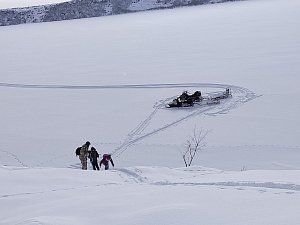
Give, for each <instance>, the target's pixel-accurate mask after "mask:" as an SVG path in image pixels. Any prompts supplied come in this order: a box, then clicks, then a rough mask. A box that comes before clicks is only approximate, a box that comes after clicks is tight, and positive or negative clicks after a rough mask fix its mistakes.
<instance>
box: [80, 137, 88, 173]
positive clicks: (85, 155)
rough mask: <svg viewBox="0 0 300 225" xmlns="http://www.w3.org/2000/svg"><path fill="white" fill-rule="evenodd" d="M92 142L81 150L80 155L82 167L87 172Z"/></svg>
mask: <svg viewBox="0 0 300 225" xmlns="http://www.w3.org/2000/svg"><path fill="white" fill-rule="evenodd" d="M90 144H91V143H90V142H89V141H87V142H86V143H85V144H84V145H82V147H81V149H80V155H79V159H80V162H81V166H82V169H83V170H87V158H88V155H89V146H90Z"/></svg>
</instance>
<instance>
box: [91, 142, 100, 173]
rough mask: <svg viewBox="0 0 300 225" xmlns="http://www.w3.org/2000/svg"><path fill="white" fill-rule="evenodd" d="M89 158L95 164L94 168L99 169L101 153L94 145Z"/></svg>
mask: <svg viewBox="0 0 300 225" xmlns="http://www.w3.org/2000/svg"><path fill="white" fill-rule="evenodd" d="M89 158H90V161H91V164H92V166H93V170H96V169H97V170H99V166H98V158H99V154H98V152H97V150H96V149H95V148H94V147H92V148H91V151H90V154H89Z"/></svg>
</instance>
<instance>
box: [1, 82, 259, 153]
mask: <svg viewBox="0 0 300 225" xmlns="http://www.w3.org/2000/svg"><path fill="white" fill-rule="evenodd" d="M0 87H3V88H30V89H72V90H98V89H166V88H173V89H174V88H214V89H219V90H220V91H219V92H214V93H208V95H209V94H211V95H213V94H220V93H222V92H223V91H224V90H225V89H226V88H229V89H230V90H231V93H232V97H230V98H228V99H225V100H222V101H221V102H220V104H217V105H216V104H213V105H206V104H205V105H199V104H201V103H197V104H195V106H194V107H192V108H189V109H181V108H180V109H167V110H185V111H186V112H187V113H186V115H185V116H183V117H181V118H178V119H177V120H175V121H172V122H169V123H167V124H164V125H163V126H161V127H158V128H156V129H154V130H152V131H149V132H147V133H144V131H145V130H146V128H147V127H148V125H149V124H150V122H151V120H152V119H153V118H154V117H155V115H157V113H158V112H159V110H163V109H165V105H166V104H167V103H168V102H169V101H170V100H172V99H174V98H175V97H176V96H173V97H169V98H167V99H162V100H160V101H158V102H156V103H155V105H154V106H153V108H154V110H153V111H152V112H151V113H150V114H149V116H147V118H146V119H145V120H143V121H141V122H140V123H139V125H138V126H137V127H136V128H134V129H133V130H132V131H131V132H130V133H129V134H128V135H127V137H126V138H125V140H124V141H123V143H122V144H121V145H120V146H118V147H117V148H116V149H115V150H114V151H113V152H112V154H113V155H114V156H115V157H119V156H120V155H121V154H122V153H123V152H124V151H125V150H126V149H128V148H129V147H130V146H131V145H133V144H135V143H136V142H138V141H140V140H142V139H145V138H147V137H149V136H152V135H154V134H157V133H159V132H161V131H163V130H166V129H167V128H169V127H172V126H174V125H176V124H178V123H180V122H183V121H185V120H187V119H190V118H192V117H195V116H197V115H210V116H216V115H218V114H225V113H227V112H229V111H230V110H231V109H234V108H236V107H239V106H240V105H242V104H244V103H246V102H248V101H251V100H253V99H255V98H257V97H259V96H257V95H256V94H255V93H254V92H252V91H250V90H248V89H246V88H243V87H239V86H234V85H227V84H211V83H173V84H172V83H164V84H124V85H46V84H17V83H0ZM221 90H222V91H221Z"/></svg>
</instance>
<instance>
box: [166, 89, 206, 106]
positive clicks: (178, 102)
mask: <svg viewBox="0 0 300 225" xmlns="http://www.w3.org/2000/svg"><path fill="white" fill-rule="evenodd" d="M200 101H202V96H201V91H195V93H194V94H191V95H190V94H188V92H187V91H184V92H182V94H181V95H180V96H179V97H177V98H175V99H173V101H172V102H171V103H169V104H167V105H166V107H167V108H172V107H191V106H194V104H195V102H200Z"/></svg>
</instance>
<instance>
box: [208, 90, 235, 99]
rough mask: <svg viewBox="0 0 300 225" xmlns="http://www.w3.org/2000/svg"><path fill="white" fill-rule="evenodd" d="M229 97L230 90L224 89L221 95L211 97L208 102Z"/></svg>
mask: <svg viewBox="0 0 300 225" xmlns="http://www.w3.org/2000/svg"><path fill="white" fill-rule="evenodd" d="M230 96H231V93H230V89H229V88H226V91H224V92H223V93H222V94H221V95H217V96H213V97H211V98H210V100H212V101H219V100H221V99H225V98H228V97H230Z"/></svg>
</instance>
